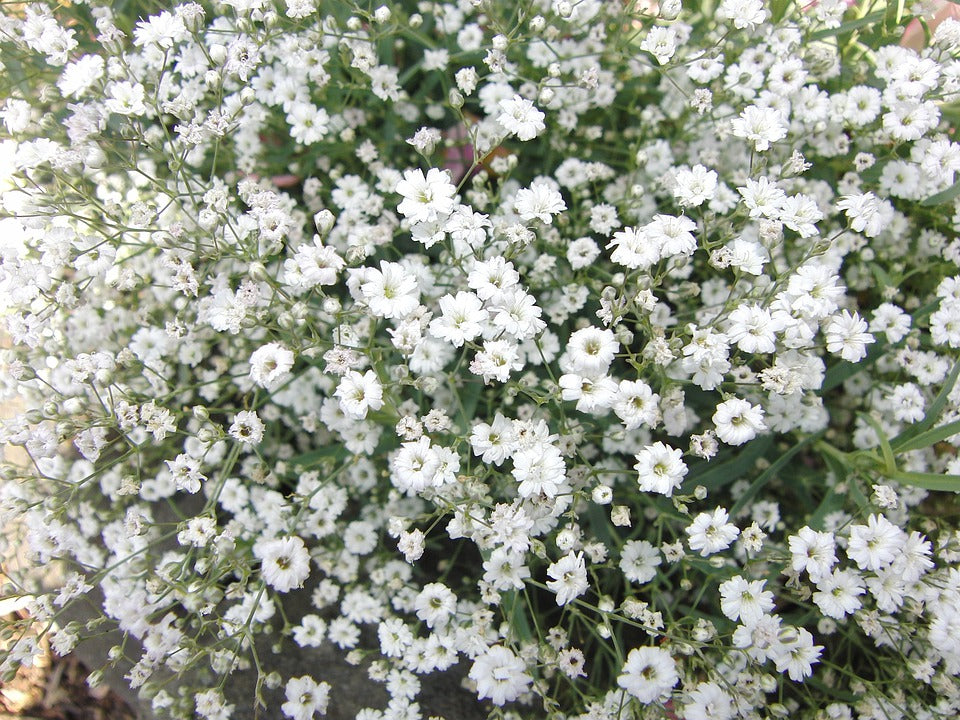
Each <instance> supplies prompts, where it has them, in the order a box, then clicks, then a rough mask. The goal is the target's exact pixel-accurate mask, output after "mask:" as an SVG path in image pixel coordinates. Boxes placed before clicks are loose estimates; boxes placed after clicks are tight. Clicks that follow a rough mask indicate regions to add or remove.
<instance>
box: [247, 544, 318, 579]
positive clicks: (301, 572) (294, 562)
mask: <svg viewBox="0 0 960 720" xmlns="http://www.w3.org/2000/svg"><path fill="white" fill-rule="evenodd" d="M254 554H255V555H256V556H257V557H258V558H260V568H261V572H262V573H263V579H264V581H265V582H266V583H267V584H268V585H270V586H271V587H272V588H273V589H274V590H276V591H277V592H289V591H290V590H292V589H294V588H298V587H302V586H303V583H304V581H305V580H306V579H307V576H308V575H309V574H310V556H309V555H308V554H307V548H306V545H304V543H303V540H301V539H300V538H299V537H282V538H276V539H274V540H264V541H262V542H260V543H258V544H257V545H256V546H255V547H254Z"/></svg>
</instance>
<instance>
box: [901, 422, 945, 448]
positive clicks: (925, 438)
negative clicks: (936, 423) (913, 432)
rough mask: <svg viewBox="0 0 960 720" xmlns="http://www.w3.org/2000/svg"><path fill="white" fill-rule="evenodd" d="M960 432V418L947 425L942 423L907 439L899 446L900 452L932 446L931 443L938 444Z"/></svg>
mask: <svg viewBox="0 0 960 720" xmlns="http://www.w3.org/2000/svg"><path fill="white" fill-rule="evenodd" d="M957 433H960V420H954V421H953V422H952V423H947V424H946V425H941V426H940V427H936V428H934V429H933V430H928V431H927V432H925V433H920V434H919V435H917V436H916V437H915V438H913V439H911V440H907V441H906V442H905V443H903V444H902V445H900V446H898V447H897V449H896V450H897V452H898V453H905V452H910V451H911V450H919V449H920V448H925V447H930V446H931V445H936V444H937V443H938V442H940V441H941V440H946V439H947V438H948V437H950V436H951V435H956V434H957Z"/></svg>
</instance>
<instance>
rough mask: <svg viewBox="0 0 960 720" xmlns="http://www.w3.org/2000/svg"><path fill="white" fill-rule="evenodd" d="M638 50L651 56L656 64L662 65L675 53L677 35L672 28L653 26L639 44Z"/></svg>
mask: <svg viewBox="0 0 960 720" xmlns="http://www.w3.org/2000/svg"><path fill="white" fill-rule="evenodd" d="M640 49H641V50H645V51H647V52H648V53H650V54H651V55H653V56H654V57H655V58H656V59H657V62H658V63H660V64H661V65H664V64H665V63H666V62H667V61H668V60H670V58H672V57H673V54H674V53H675V52H676V51H677V33H676V30H674V29H673V27H670V26H665V25H654V26H652V27H651V28H650V30H649V31H648V32H647V34H646V36H645V37H644V38H643V42H641V43H640Z"/></svg>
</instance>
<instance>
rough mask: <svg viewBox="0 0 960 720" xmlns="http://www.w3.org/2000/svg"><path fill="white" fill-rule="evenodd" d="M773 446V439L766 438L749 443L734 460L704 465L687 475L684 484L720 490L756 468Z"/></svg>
mask: <svg viewBox="0 0 960 720" xmlns="http://www.w3.org/2000/svg"><path fill="white" fill-rule="evenodd" d="M771 445H773V438H772V437H770V436H765V437H762V438H758V439H757V440H755V441H753V442H751V443H749V444H748V445H747V447H746V449H745V450H743V452H741V453H739V454H738V455H735V456H734V458H733V459H732V460H727V461H725V462H722V463H719V464H715V463H710V464H707V463H703V464H701V465H700V466H699V467H698V468H697V469H700V470H702V471H701V472H697V470H694V471H693V472H691V473H690V474H689V475H687V477H686V479H685V481H684V484H685V485H689V486H694V485H703V486H704V487H705V488H706V489H707V490H718V489H720V488H722V487H724V486H725V485H730V484H732V483H734V482H736V481H737V480H739V479H740V478H742V477H743V476H744V475H745V474H746V473H748V472H749V471H750V470H751V469H752V468H753V466H754V463H756V461H757V460H758V459H759V458H760V457H762V456H763V455H764V454H765V453H766V452H767V450H769V449H770V446H771Z"/></svg>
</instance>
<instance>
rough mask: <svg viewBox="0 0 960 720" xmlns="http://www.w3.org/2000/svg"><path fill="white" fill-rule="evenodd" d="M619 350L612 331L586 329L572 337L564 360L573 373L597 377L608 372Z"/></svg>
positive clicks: (568, 342)
mask: <svg viewBox="0 0 960 720" xmlns="http://www.w3.org/2000/svg"><path fill="white" fill-rule="evenodd" d="M619 349H620V343H618V342H617V339H616V337H615V336H614V334H613V331H612V330H610V329H608V328H603V329H601V328H595V327H586V328H581V329H580V330H577V331H575V332H574V333H573V334H572V335H570V340H568V341H567V349H566V351H565V352H564V358H566V362H567V363H569V366H570V370H571V372H575V373H580V374H583V375H592V376H597V375H603V374H604V373H606V372H607V370H608V369H609V368H610V364H611V363H612V362H613V359H614V358H615V357H616V354H617V350H619ZM561 362H563V361H561Z"/></svg>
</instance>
